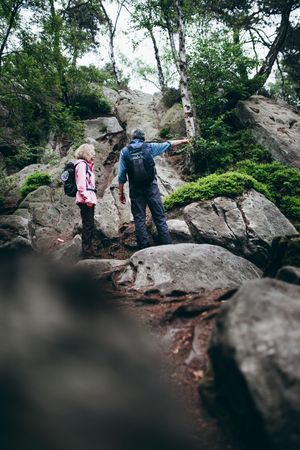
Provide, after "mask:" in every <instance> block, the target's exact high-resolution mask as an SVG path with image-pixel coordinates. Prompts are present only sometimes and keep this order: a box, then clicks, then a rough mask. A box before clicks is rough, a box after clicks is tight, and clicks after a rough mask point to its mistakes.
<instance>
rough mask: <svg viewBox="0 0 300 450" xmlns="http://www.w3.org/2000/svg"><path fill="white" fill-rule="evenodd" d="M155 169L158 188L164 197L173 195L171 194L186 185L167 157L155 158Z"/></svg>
mask: <svg viewBox="0 0 300 450" xmlns="http://www.w3.org/2000/svg"><path fill="white" fill-rule="evenodd" d="M155 167H156V175H157V182H158V187H159V190H160V193H161V195H162V197H165V196H166V195H168V194H171V192H173V191H175V189H177V188H178V187H179V186H181V185H182V184H183V183H184V181H183V180H182V179H181V177H180V175H179V174H178V172H177V171H176V170H175V169H174V167H172V166H171V164H170V163H169V161H168V160H167V158H166V157H165V156H158V157H157V158H155Z"/></svg>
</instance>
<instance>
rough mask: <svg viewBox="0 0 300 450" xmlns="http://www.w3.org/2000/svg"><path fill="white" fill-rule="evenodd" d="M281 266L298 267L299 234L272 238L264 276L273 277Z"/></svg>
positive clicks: (299, 264)
mask: <svg viewBox="0 0 300 450" xmlns="http://www.w3.org/2000/svg"><path fill="white" fill-rule="evenodd" d="M283 266H294V267H300V234H295V235H292V236H284V237H282V236H278V237H276V238H274V239H273V241H272V246H271V252H270V258H269V264H268V266H267V267H266V269H265V271H264V276H265V277H275V276H276V273H277V272H278V270H279V269H280V268H281V267H283Z"/></svg>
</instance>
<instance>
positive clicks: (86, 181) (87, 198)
mask: <svg viewBox="0 0 300 450" xmlns="http://www.w3.org/2000/svg"><path fill="white" fill-rule="evenodd" d="M77 163H78V164H77ZM75 164H77V166H76V168H75V181H76V185H77V192H76V203H92V204H93V205H96V203H97V197H96V193H95V192H94V191H90V190H88V189H95V174H94V163H92V162H87V161H84V160H83V159H78V160H77V161H76V163H75ZM86 164H87V165H88V173H87V172H86Z"/></svg>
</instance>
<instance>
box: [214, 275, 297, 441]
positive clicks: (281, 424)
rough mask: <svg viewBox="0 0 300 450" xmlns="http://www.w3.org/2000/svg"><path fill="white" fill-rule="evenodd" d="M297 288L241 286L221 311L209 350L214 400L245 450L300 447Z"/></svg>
mask: <svg viewBox="0 0 300 450" xmlns="http://www.w3.org/2000/svg"><path fill="white" fill-rule="evenodd" d="M299 320H300V287H299V286H295V285H292V284H288V283H284V282H281V281H278V280H272V279H262V280H254V281H251V282H247V283H245V284H244V285H243V286H242V287H241V288H240V289H239V291H238V292H237V293H236V294H235V295H234V297H232V298H231V299H230V301H229V302H228V303H227V304H226V305H224V306H223V309H222V310H221V312H220V313H219V316H218V318H217V321H216V325H215V328H214V330H213V333H212V336H211V341H210V345H209V355H210V359H211V363H212V367H213V372H214V377H215V379H214V387H215V390H216V394H217V399H218V400H219V401H220V402H222V404H223V406H225V409H226V410H227V411H229V412H231V414H232V415H233V417H234V418H235V420H236V422H237V425H238V427H239V428H242V429H243V430H244V431H245V432H246V433H247V438H248V440H249V439H251V441H253V442H252V445H251V446H250V448H259V449H264V450H267V449H269V448H272V449H276V450H283V449H284V450H296V449H299V448H300V346H299V340H300V328H299Z"/></svg>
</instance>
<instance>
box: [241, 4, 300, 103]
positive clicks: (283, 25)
mask: <svg viewBox="0 0 300 450" xmlns="http://www.w3.org/2000/svg"><path fill="white" fill-rule="evenodd" d="M292 4H293V2H291V1H289V2H288V3H287V5H285V7H284V9H283V11H282V13H281V22H280V26H279V28H278V32H277V36H276V38H275V40H274V42H273V44H272V45H271V47H270V50H269V53H268V54H267V56H266V59H265V61H264V63H263V64H262V66H261V68H260V69H259V71H258V72H257V74H256V75H255V76H254V77H253V78H252V80H250V89H249V91H248V92H249V96H250V95H253V94H254V93H255V92H256V91H257V90H258V89H261V88H262V87H263V85H264V84H265V82H266V81H267V78H268V77H269V75H270V73H271V71H272V67H273V65H274V62H275V61H276V58H277V56H278V53H279V52H280V50H281V49H282V48H283V45H284V41H285V38H286V35H287V31H288V28H289V24H290V14H291V10H292Z"/></svg>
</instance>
